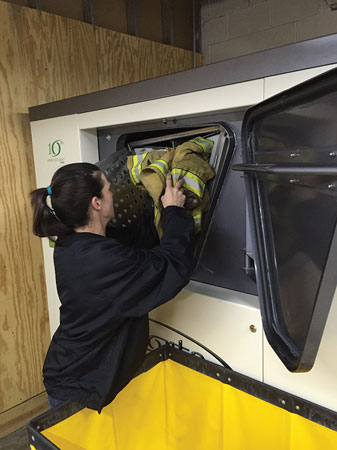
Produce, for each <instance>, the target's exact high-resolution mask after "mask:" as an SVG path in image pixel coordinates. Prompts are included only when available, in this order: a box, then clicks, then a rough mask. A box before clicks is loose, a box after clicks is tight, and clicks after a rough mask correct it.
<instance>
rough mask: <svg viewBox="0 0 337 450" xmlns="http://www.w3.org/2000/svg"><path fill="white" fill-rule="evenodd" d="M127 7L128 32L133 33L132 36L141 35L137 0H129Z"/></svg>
mask: <svg viewBox="0 0 337 450" xmlns="http://www.w3.org/2000/svg"><path fill="white" fill-rule="evenodd" d="M126 8H127V10H126V16H127V28H128V32H127V34H131V35H132V36H139V25H138V14H137V0H127V5H126Z"/></svg>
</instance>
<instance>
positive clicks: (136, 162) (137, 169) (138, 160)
mask: <svg viewBox="0 0 337 450" xmlns="http://www.w3.org/2000/svg"><path fill="white" fill-rule="evenodd" d="M147 154H148V152H146V153H142V154H141V155H134V156H133V157H132V169H131V176H132V178H133V181H134V183H135V184H137V183H140V173H141V166H142V162H143V161H144V158H145V157H146V156H147Z"/></svg>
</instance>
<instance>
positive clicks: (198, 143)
mask: <svg viewBox="0 0 337 450" xmlns="http://www.w3.org/2000/svg"><path fill="white" fill-rule="evenodd" d="M212 148H213V142H212V141H210V140H208V139H205V138H202V137H197V138H194V139H191V140H189V141H187V142H184V143H183V144H181V145H179V146H178V147H177V148H176V149H173V148H166V149H164V150H162V151H149V152H144V153H140V154H137V155H133V156H129V157H128V162H127V166H128V169H129V173H130V178H131V180H132V182H133V183H134V184H135V185H136V186H137V187H138V188H139V189H140V190H145V191H147V192H148V193H149V194H150V196H151V197H152V199H153V201H154V208H155V217H154V223H155V226H156V229H157V231H158V235H159V236H162V232H163V230H162V210H163V207H162V204H161V201H160V198H161V196H162V195H163V193H164V190H165V186H166V176H167V175H168V174H169V173H171V175H172V182H173V185H174V186H175V185H176V183H177V182H178V180H179V179H181V178H184V183H183V185H182V189H183V192H184V194H185V196H186V201H185V208H186V209H187V210H189V211H190V214H191V215H192V217H193V219H194V223H195V231H196V232H198V231H199V230H200V227H201V220H202V214H203V213H204V212H205V211H206V210H207V208H208V204H209V195H208V192H207V189H206V183H207V181H209V180H210V179H211V178H213V177H214V172H213V170H212V169H211V167H210V165H209V163H208V160H209V158H210V155H211V152H212Z"/></svg>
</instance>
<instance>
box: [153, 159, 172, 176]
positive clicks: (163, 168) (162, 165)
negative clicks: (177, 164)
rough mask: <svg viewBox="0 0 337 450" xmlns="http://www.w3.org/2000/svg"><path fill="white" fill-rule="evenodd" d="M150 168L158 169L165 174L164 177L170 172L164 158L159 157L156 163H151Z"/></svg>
mask: <svg viewBox="0 0 337 450" xmlns="http://www.w3.org/2000/svg"><path fill="white" fill-rule="evenodd" d="M149 168H156V169H158V170H159V171H160V172H161V173H162V174H163V176H164V177H166V175H167V174H168V173H169V166H168V163H167V162H166V161H164V160H163V159H158V160H157V161H155V162H154V163H152V164H150V165H149Z"/></svg>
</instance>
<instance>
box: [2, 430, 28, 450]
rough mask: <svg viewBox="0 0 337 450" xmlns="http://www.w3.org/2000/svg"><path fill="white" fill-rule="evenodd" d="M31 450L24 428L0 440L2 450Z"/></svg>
mask: <svg viewBox="0 0 337 450" xmlns="http://www.w3.org/2000/svg"><path fill="white" fill-rule="evenodd" d="M27 449H29V442H28V433H27V429H26V427H22V428H20V429H19V430H17V431H14V433H11V434H9V435H8V436H5V437H4V438H2V439H0V450H27Z"/></svg>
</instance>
